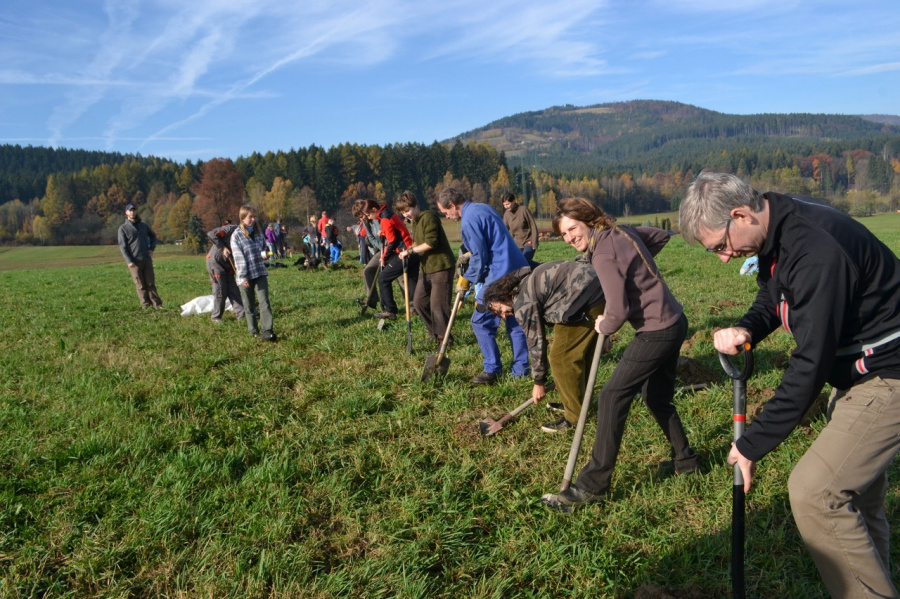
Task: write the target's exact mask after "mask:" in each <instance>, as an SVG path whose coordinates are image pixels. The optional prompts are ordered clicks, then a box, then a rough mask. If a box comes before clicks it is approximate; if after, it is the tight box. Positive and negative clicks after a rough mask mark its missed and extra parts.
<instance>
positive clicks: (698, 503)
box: [0, 214, 900, 599]
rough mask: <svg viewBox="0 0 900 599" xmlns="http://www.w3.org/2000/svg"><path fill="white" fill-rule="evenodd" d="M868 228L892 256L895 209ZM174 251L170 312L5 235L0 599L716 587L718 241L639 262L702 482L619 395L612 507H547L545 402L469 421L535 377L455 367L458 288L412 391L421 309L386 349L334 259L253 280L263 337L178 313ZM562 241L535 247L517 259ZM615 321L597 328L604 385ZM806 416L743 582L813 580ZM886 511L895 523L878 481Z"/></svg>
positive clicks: (509, 403) (722, 424) (612, 592)
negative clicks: (804, 502)
mask: <svg viewBox="0 0 900 599" xmlns="http://www.w3.org/2000/svg"><path fill="white" fill-rule="evenodd" d="M864 222H866V224H867V225H869V226H870V227H872V229H873V230H875V231H876V232H877V233H878V234H879V235H880V236H881V237H882V238H883V239H885V240H886V242H887V243H888V244H889V245H890V246H891V247H892V248H893V249H894V251H895V252H900V215H893V214H892V215H884V216H881V217H877V218H871V219H867V220H866V221H864ZM348 245H350V244H348ZM178 251H179V248H175V247H174V246H166V247H163V248H161V250H160V252H158V255H157V264H156V275H157V283H158V288H159V291H160V295H161V296H162V298H163V300H164V301H165V302H166V308H165V309H164V310H162V311H146V312H144V311H141V310H140V309H139V304H138V301H137V298H136V295H135V292H134V287H133V285H132V283H131V280H130V278H129V276H128V272H127V268H126V267H125V265H124V264H123V263H122V261H121V257H120V256H118V255H117V253H118V250H117V249H116V248H114V247H112V248H15V249H3V250H0V289H2V292H0V313H2V314H3V318H2V319H0V333H2V335H0V366H2V375H0V596H2V597H312V598H331V597H371V598H377V597H417V598H418V597H421V598H426V597H429V598H430V597H484V598H487V597H496V598H500V597H592V598H594V597H640V598H650V597H654V598H663V597H675V598H692V599H693V598H711V597H727V596H730V581H729V563H730V557H729V555H730V522H731V486H732V471H731V468H729V467H728V466H726V465H725V456H726V455H727V450H728V448H729V445H730V441H731V436H732V424H731V423H732V420H731V406H732V403H731V402H732V400H731V383H730V381H728V380H726V378H725V375H724V374H723V373H722V372H721V369H720V367H719V365H718V360H717V359H716V357H715V352H714V350H713V347H712V344H711V331H712V330H713V329H714V328H716V327H721V326H726V325H729V324H731V323H733V322H734V321H735V320H736V319H737V318H738V317H739V316H740V315H741V314H742V313H743V311H744V309H745V308H746V307H747V306H748V305H749V303H750V302H751V300H752V297H753V295H754V293H755V288H756V286H755V281H754V280H753V278H752V277H741V276H739V275H738V270H739V268H740V262H741V261H740V260H738V261H734V262H732V263H730V264H728V265H723V264H721V263H720V261H719V260H718V259H716V258H715V257H713V256H711V255H708V254H706V253H704V252H703V251H702V250H701V249H699V248H697V247H688V246H687V245H686V244H685V243H684V241H683V240H682V239H681V238H680V237H676V238H674V239H673V240H672V242H671V243H670V244H669V246H668V247H667V248H666V249H665V250H663V252H662V253H661V254H660V256H659V257H658V262H659V264H660V267H661V269H662V271H663V274H664V275H665V277H666V279H667V281H668V282H669V284H670V286H671V287H672V289H673V291H674V292H675V295H676V296H677V297H678V298H679V300H680V301H681V302H682V303H683V304H684V305H685V308H686V311H687V315H688V319H689V321H690V330H689V333H688V340H687V341H686V342H685V344H684V347H683V349H682V355H683V356H685V357H688V358H690V359H691V360H692V364H693V369H692V372H693V374H692V376H693V377H694V380H690V381H688V380H683V381H682V382H683V383H686V382H697V377H699V378H701V379H702V378H705V377H708V382H712V383H713V385H712V386H711V387H709V388H707V389H704V390H702V391H699V392H696V393H681V394H680V395H679V397H678V400H677V401H678V406H679V410H680V413H681V417H682V420H683V422H684V424H685V427H686V429H687V431H688V436H689V438H690V440H691V442H692V445H693V446H694V447H695V448H696V450H697V451H698V452H699V453H700V454H702V456H703V457H704V462H703V472H702V474H701V475H699V476H693V477H671V476H664V475H662V474H660V473H659V472H658V464H659V462H660V460H664V459H667V458H668V447H667V444H666V442H665V439H664V437H663V436H662V433H661V432H660V431H659V429H658V428H657V426H656V424H655V422H654V421H653V419H652V417H651V416H650V415H649V414H648V412H647V410H646V409H645V408H644V407H643V405H642V404H641V403H640V401H636V402H635V403H634V407H633V410H632V412H631V415H630V417H629V421H628V426H627V429H626V434H625V439H624V443H623V447H622V451H621V454H620V458H619V462H618V465H617V468H616V473H615V475H614V478H613V489H612V496H611V499H610V501H608V502H607V503H605V504H603V505H594V506H588V507H586V508H583V509H581V510H579V511H576V512H575V513H574V514H571V515H562V514H557V513H554V512H550V511H548V510H547V509H546V508H545V507H543V506H542V505H541V504H540V501H539V498H540V496H541V495H542V494H544V493H548V492H554V491H556V490H558V488H559V484H560V481H561V479H562V474H563V468H564V466H565V462H566V458H567V456H568V451H569V447H570V443H571V435H568V436H566V435H561V434H557V435H548V434H545V433H542V432H541V431H540V425H541V424H543V423H545V422H548V421H550V420H554V419H555V415H553V414H551V413H550V412H549V411H548V410H546V409H545V407H544V405H543V404H542V405H539V406H536V407H532V408H530V409H528V410H526V411H524V412H523V413H522V414H521V415H520V416H519V417H518V419H517V420H515V421H513V422H511V423H509V424H507V426H506V427H505V428H504V429H503V430H502V431H500V432H499V433H498V434H497V435H495V436H493V437H490V438H486V439H482V438H481V437H480V435H479V433H478V422H479V421H480V420H482V419H483V418H485V417H493V418H499V417H500V416H501V415H503V414H504V413H506V412H507V411H509V410H511V409H512V408H514V407H515V406H517V405H518V404H520V403H522V402H523V401H524V400H525V399H527V398H528V397H529V395H530V391H531V382H530V381H528V380H513V379H510V378H506V377H504V378H503V379H502V381H501V382H500V383H499V384H498V385H496V386H493V387H488V388H483V387H473V386H471V385H470V384H469V383H468V381H469V379H470V378H471V377H472V376H474V375H476V374H477V373H478V372H480V370H481V356H480V353H479V351H478V347H477V345H476V344H475V339H474V335H473V334H472V331H471V327H470V326H469V324H468V317H469V316H470V315H471V313H472V309H473V308H472V305H471V304H467V305H465V307H464V308H463V310H462V311H461V314H460V317H459V318H458V320H457V324H456V326H455V327H454V329H455V330H454V337H455V338H456V345H455V346H453V347H451V348H450V350H449V353H448V355H449V357H450V359H451V362H452V363H451V366H450V370H449V372H448V375H447V377H446V378H445V379H444V380H437V381H431V382H429V383H421V382H420V381H419V377H420V375H421V372H422V366H423V364H424V362H425V358H426V356H427V354H428V353H429V352H430V351H431V349H430V348H427V347H426V346H425V337H426V335H425V330H424V327H423V326H422V324H421V322H419V321H417V320H414V322H413V336H414V337H413V344H414V348H415V351H414V353H413V355H407V354H406V327H405V323H403V322H402V321H398V322H396V323H394V324H392V325H390V326H389V327H386V328H385V330H383V331H378V330H377V328H376V321H375V320H374V319H373V318H372V317H371V316H370V315H371V312H370V313H369V316H367V317H366V318H360V317H359V312H358V308H357V307H356V304H355V303H354V301H353V300H354V298H356V297H358V296H360V295H362V291H363V285H362V281H361V267H360V265H359V264H358V263H357V262H356V261H355V252H348V253H347V254H346V255H345V257H344V258H343V259H342V268H336V269H332V270H329V271H318V272H305V271H300V270H298V269H297V268H294V267H292V266H290V264H291V261H289V260H283V261H282V262H283V263H284V264H286V265H288V266H289V267H288V268H279V269H273V270H271V271H270V275H269V276H270V285H269V286H270V298H271V301H272V305H273V308H274V312H275V330H276V332H277V334H278V335H279V338H280V339H279V341H278V342H277V343H275V344H264V343H261V342H258V341H257V340H255V339H252V338H251V337H250V336H249V335H248V333H247V329H246V326H245V325H244V323H242V322H237V321H235V320H234V318H233V317H231V316H230V314H229V315H228V316H227V317H226V320H225V323H224V324H221V325H216V324H215V323H212V322H211V321H210V320H209V317H208V315H199V316H186V317H182V316H180V309H179V305H180V304H183V303H185V302H187V301H189V300H190V299H192V298H194V297H197V296H199V295H205V294H208V293H209V292H210V289H209V284H208V281H207V275H206V272H205V268H204V259H203V257H202V256H185V255H182V254H179V253H178ZM574 255H575V253H574V250H572V249H571V248H569V247H568V246H566V245H565V244H564V243H562V242H560V241H555V242H547V243H543V244H541V247H540V249H539V250H538V253H537V256H536V258H537V259H538V260H540V261H549V260H553V259H569V258H573V257H574ZM79 264H84V265H83V266H79ZM398 298H400V299H402V295H400V294H399V293H398ZM501 336H502V335H501ZM630 338H631V331H630V329H628V330H626V331H623V332H621V333H619V334H618V335H617V336H616V339H615V345H614V347H613V351H612V353H611V354H610V355H608V356H605V357H604V359H603V361H602V364H601V371H600V373H599V375H598V384H602V382H603V381H604V380H605V379H606V378H607V377H608V376H609V374H610V372H611V371H612V368H613V367H614V365H615V363H616V360H617V358H618V357H620V356H621V353H622V351H623V350H624V348H625V346H626V345H627V343H628V341H629V339H630ZM501 348H502V349H503V351H504V355H505V356H506V358H507V364H508V358H509V345H508V343H506V342H503V341H501ZM791 348H792V342H791V340H790V338H789V337H788V336H787V334H786V333H783V332H779V333H776V334H774V335H772V336H771V337H770V338H769V339H768V340H766V341H765V342H764V343H763V344H761V346H760V347H758V348H757V351H756V364H757V368H756V374H755V375H754V376H753V378H752V379H751V381H750V382H749V385H748V413H749V414H750V415H751V416H752V414H753V413H754V411H755V410H758V409H759V407H760V404H761V403H762V402H763V401H764V400H765V399H766V398H767V397H768V396H769V394H770V393H771V391H772V389H773V388H774V387H775V386H776V385H777V384H778V382H779V380H780V376H781V373H782V370H783V368H784V366H785V364H786V361H787V357H788V355H789V352H790V350H791ZM548 400H549V401H555V400H556V399H555V394H550V396H549V397H548ZM593 418H594V411H592V412H591V416H590V418H589V421H588V424H587V426H586V429H585V442H584V443H583V444H582V451H581V457H580V459H579V468H580V466H581V465H583V464H584V462H585V461H586V459H587V454H588V452H589V449H590V445H591V441H592V439H593V434H594V430H595V425H594V424H593V422H592V419H593ZM823 425H824V422H823V419H822V417H821V415H816V416H815V417H814V418H812V419H811V420H810V422H809V423H807V424H806V425H804V426H802V427H800V428H798V429H797V430H796V431H795V432H794V433H793V434H792V435H791V436H790V438H789V439H788V440H787V441H786V442H785V443H784V444H783V445H782V446H781V447H779V448H778V449H777V450H776V451H775V452H773V453H772V454H770V455H769V456H767V457H766V458H765V459H764V460H763V461H762V462H761V463H760V465H759V468H758V470H757V478H756V480H755V485H754V489H753V490H752V492H751V493H750V494H749V495H748V498H747V504H748V508H747V510H748V514H747V549H746V556H747V557H746V580H747V596H748V597H762V598H785V597H791V598H806V597H810V598H813V597H823V596H825V590H824V587H823V586H822V585H821V583H820V581H819V578H818V575H817V573H816V570H815V567H814V566H813V563H812V561H811V559H810V558H809V557H808V555H807V554H806V551H805V549H804V548H803V546H802V543H801V541H800V538H799V535H798V534H797V532H796V528H795V526H794V524H793V521H792V518H791V514H790V510H789V506H788V498H787V477H788V474H789V472H790V469H791V467H792V465H793V464H794V463H795V462H796V460H797V459H798V457H799V456H800V455H801V454H802V453H803V452H804V451H805V450H806V448H807V447H808V445H809V443H810V442H811V440H812V439H813V438H814V437H815V435H816V433H817V431H818V430H820V429H821V427H822V426H823ZM576 473H577V470H576ZM892 474H893V475H895V476H896V474H897V472H896V469H895V471H894V472H893V473H892ZM888 509H889V513H890V515H891V518H892V519H893V520H896V519H897V516H898V509H900V493H898V488H897V487H896V486H895V487H893V488H891V490H890V492H889V504H888ZM895 528H896V527H895ZM894 534H895V539H894V543H893V550H894V555H893V558H894V559H893V562H894V564H897V563H900V539H897V538H896V536H897V533H896V532H895V533H894ZM895 569H896V566H895ZM895 573H896V570H895ZM896 578H897V579H900V575H898V576H896Z"/></svg>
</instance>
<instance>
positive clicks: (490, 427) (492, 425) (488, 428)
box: [478, 418, 503, 437]
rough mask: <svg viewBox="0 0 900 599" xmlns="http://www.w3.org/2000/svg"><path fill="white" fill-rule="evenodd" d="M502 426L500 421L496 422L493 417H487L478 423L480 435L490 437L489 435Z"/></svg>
mask: <svg viewBox="0 0 900 599" xmlns="http://www.w3.org/2000/svg"><path fill="white" fill-rule="evenodd" d="M502 428H503V423H502V422H497V421H496V420H494V419H493V418H488V419H486V420H482V421H481V422H479V423H478V430H480V431H481V436H482V437H490V436H491V435H493V434H495V433H497V432H498V431H500V429H502Z"/></svg>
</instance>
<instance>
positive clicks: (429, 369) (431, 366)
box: [422, 354, 450, 383]
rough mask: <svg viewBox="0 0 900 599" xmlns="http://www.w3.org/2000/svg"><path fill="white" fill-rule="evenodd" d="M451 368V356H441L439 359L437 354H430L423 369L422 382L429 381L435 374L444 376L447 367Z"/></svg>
mask: <svg viewBox="0 0 900 599" xmlns="http://www.w3.org/2000/svg"><path fill="white" fill-rule="evenodd" d="M448 368H450V358H448V357H447V356H441V357H440V360H438V355H437V354H429V355H428V357H427V358H425V368H423V369H422V382H423V383H424V382H425V381H428V380H430V379H431V377H433V376H434V375H438V376H444V375H445V374H447V369H448Z"/></svg>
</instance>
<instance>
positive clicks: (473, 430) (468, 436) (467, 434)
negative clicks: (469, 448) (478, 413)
mask: <svg viewBox="0 0 900 599" xmlns="http://www.w3.org/2000/svg"><path fill="white" fill-rule="evenodd" d="M453 438H454V439H456V442H457V443H459V444H460V445H471V444H472V443H475V442H476V441H478V440H479V439H481V429H479V428H478V422H460V423H459V424H457V425H455V426H454V427H453Z"/></svg>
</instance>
